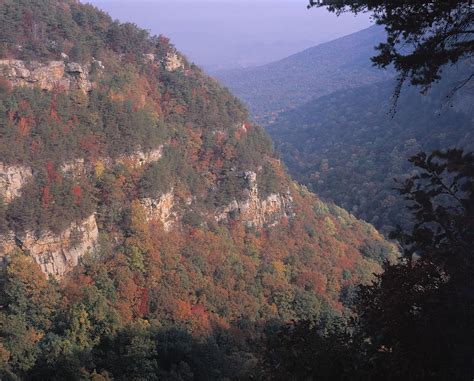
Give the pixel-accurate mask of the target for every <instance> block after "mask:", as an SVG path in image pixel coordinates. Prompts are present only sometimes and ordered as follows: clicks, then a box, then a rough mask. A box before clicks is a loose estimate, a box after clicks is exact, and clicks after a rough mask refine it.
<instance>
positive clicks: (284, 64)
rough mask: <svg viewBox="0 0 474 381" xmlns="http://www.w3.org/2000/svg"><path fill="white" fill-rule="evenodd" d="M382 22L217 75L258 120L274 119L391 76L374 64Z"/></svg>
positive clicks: (383, 35)
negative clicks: (312, 100) (269, 60)
mask: <svg viewBox="0 0 474 381" xmlns="http://www.w3.org/2000/svg"><path fill="white" fill-rule="evenodd" d="M384 38H385V33H384V31H383V29H382V28H381V27H378V26H373V27H371V28H368V29H365V30H363V31H360V32H357V33H354V34H351V35H349V36H346V37H342V38H340V39H337V40H334V41H330V42H328V43H324V44H321V45H317V46H315V47H313V48H310V49H307V50H305V51H303V52H301V53H297V54H294V55H292V56H290V57H288V58H285V59H283V60H281V61H277V62H274V63H271V64H268V65H264V66H260V67H256V68H248V69H240V70H230V71H223V72H218V73H216V74H215V76H216V77H217V78H218V79H219V80H221V81H222V83H224V84H225V85H226V86H228V87H229V88H230V89H231V90H232V92H233V93H234V94H235V95H237V96H238V97H239V98H240V99H242V100H243V101H244V102H245V103H246V105H247V106H248V107H249V109H250V111H251V113H252V115H253V116H254V117H255V119H256V120H257V121H258V122H260V123H263V124H271V123H272V122H273V121H274V119H275V117H276V115H278V114H279V113H281V112H284V111H287V110H290V109H292V108H295V107H298V106H301V105H303V104H305V103H306V102H308V101H310V100H311V99H313V98H314V99H316V98H318V97H320V96H324V95H327V94H330V93H332V92H335V91H338V90H343V89H351V88H355V87H358V86H361V85H366V84H370V83H374V82H377V81H381V80H384V79H388V78H390V77H391V76H392V75H393V74H391V73H390V72H385V71H381V70H378V69H376V68H374V67H372V65H371V62H370V60H369V58H370V57H372V56H373V55H374V53H375V46H377V45H378V44H379V43H380V42H382V41H384Z"/></svg>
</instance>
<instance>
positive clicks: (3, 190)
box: [0, 163, 33, 203]
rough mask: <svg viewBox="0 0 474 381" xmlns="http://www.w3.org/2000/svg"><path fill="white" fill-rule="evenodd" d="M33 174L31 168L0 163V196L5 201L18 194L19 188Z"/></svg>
mask: <svg viewBox="0 0 474 381" xmlns="http://www.w3.org/2000/svg"><path fill="white" fill-rule="evenodd" d="M32 176H33V174H32V172H31V168H29V167H25V166H22V165H12V166H7V165H4V164H3V163H0V196H1V197H2V198H3V200H4V201H5V202H7V203H8V202H10V201H12V200H13V199H14V198H15V197H18V196H19V195H20V190H21V188H22V187H23V185H25V184H26V183H27V182H28V181H29V180H30V179H31V177H32Z"/></svg>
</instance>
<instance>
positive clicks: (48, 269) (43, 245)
mask: <svg viewBox="0 0 474 381" xmlns="http://www.w3.org/2000/svg"><path fill="white" fill-rule="evenodd" d="M98 237H99V230H98V228H97V222H96V219H95V215H94V214H92V215H91V216H89V217H88V218H86V219H85V220H83V221H80V222H77V223H73V224H71V225H70V226H69V227H68V228H67V229H65V230H64V231H63V232H62V233H61V234H54V233H52V232H44V233H42V234H41V235H40V236H36V235H35V234H34V233H33V232H26V233H24V234H22V235H17V236H15V235H14V234H7V235H4V236H0V258H1V259H2V263H6V262H8V254H9V253H11V252H12V251H13V250H15V249H16V248H18V249H21V250H23V252H25V253H26V254H27V255H29V256H31V257H32V258H33V259H34V260H35V262H37V263H38V264H39V265H40V267H41V269H42V270H43V271H44V272H45V273H46V274H48V275H52V276H54V277H57V278H60V277H62V276H64V275H65V274H66V273H67V272H69V271H71V270H72V269H73V268H74V267H75V266H77V264H78V263H79V260H80V258H81V257H82V256H84V255H85V254H86V253H87V252H89V251H91V250H93V249H94V247H95V245H96V243H97V240H98Z"/></svg>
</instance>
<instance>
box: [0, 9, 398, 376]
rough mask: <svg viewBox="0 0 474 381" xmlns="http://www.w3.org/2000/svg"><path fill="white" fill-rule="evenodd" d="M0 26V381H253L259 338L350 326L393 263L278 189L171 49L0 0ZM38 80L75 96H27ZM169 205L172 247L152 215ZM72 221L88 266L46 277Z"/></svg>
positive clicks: (90, 20)
mask: <svg viewBox="0 0 474 381" xmlns="http://www.w3.org/2000/svg"><path fill="white" fill-rule="evenodd" d="M0 20H1V22H0V41H1V42H0V47H1V58H2V60H1V61H0V137H1V139H0V157H1V165H2V166H1V168H2V171H5V173H3V172H2V173H1V175H2V176H3V177H2V179H3V178H7V180H8V181H10V180H9V177H8V176H9V173H10V172H8V171H9V170H12V171H13V170H15V171H17V170H18V168H20V169H22V171H20V173H24V174H26V173H31V175H30V176H27V175H25V176H23V177H22V178H21V179H20V180H21V181H25V184H23V186H22V187H21V189H20V190H19V192H18V194H17V195H14V196H13V197H9V198H7V197H5V198H4V199H3V200H1V202H0V244H2V242H3V241H8V240H10V239H11V240H12V242H13V245H14V246H15V247H14V248H10V249H9V250H8V252H1V258H2V263H3V265H4V266H3V267H2V270H1V279H0V281H1V282H0V285H1V289H0V300H1V301H0V306H1V307H0V368H1V378H2V379H11V380H18V379H25V380H29V379H31V380H36V379H48V380H54V379H56V380H64V379H68V380H84V379H90V380H108V379H117V380H120V379H123V380H140V379H176V380H180V379H243V378H249V377H251V376H253V377H256V375H257V374H260V372H263V373H264V372H266V371H265V370H264V368H265V367H264V365H263V353H265V344H264V342H265V338H267V337H272V336H273V335H276V332H278V330H279V328H280V327H282V326H283V325H284V324H286V323H288V322H291V321H302V320H304V321H311V322H314V323H315V324H316V323H318V324H320V325H321V326H324V327H331V326H332V325H335V324H336V323H337V322H338V321H344V320H346V319H348V317H349V316H350V315H351V306H352V305H353V300H354V295H355V290H356V288H357V286H358V285H359V284H368V283H369V282H370V281H371V280H372V279H374V273H380V272H381V271H382V264H383V263H384V261H386V260H389V261H396V258H397V256H398V251H397V249H396V247H395V245H393V244H391V243H388V242H387V241H386V240H385V239H384V238H383V236H382V235H381V234H379V233H378V232H377V231H376V230H375V229H374V228H373V227H372V226H371V225H370V224H367V223H365V222H363V221H359V220H357V219H356V218H355V217H354V216H352V215H350V214H349V213H348V212H346V211H345V210H343V209H341V208H339V207H337V206H335V205H333V204H328V203H324V202H322V201H321V200H319V199H318V197H316V196H315V195H314V194H312V193H310V192H309V191H308V190H307V189H306V188H305V187H302V186H299V185H297V184H296V183H293V182H292V181H291V180H290V178H289V177H288V175H287V174H286V173H285V171H284V169H283V168H282V165H281V163H280V161H279V160H278V159H277V157H276V154H275V152H274V149H273V146H272V142H271V139H270V138H269V137H268V135H267V134H266V133H265V131H264V130H263V129H262V128H260V127H258V126H256V125H254V124H252V123H250V122H249V121H248V116H247V112H246V111H245V109H244V107H243V106H242V105H241V103H240V102H239V101H238V100H237V99H236V98H235V97H234V96H232V95H231V94H230V93H229V92H228V91H227V90H225V89H224V88H223V87H221V86H220V85H219V84H218V83H217V82H216V81H215V80H213V79H211V78H209V77H207V76H206V75H204V74H203V73H202V72H201V70H200V69H199V68H197V67H196V66H194V65H192V64H191V63H189V62H188V61H187V60H186V59H185V58H184V57H183V56H182V55H180V53H179V52H177V51H176V49H175V48H174V47H173V46H172V45H171V44H170V42H169V40H168V39H167V38H165V37H163V36H160V37H152V36H149V35H148V34H147V33H146V32H145V31H143V30H141V29H139V28H138V27H136V26H135V25H131V24H121V23H118V22H115V21H113V20H112V19H111V18H110V17H109V16H107V15H106V14H104V13H103V12H101V11H99V10H97V9H96V8H94V7H92V6H90V5H82V4H80V3H79V2H77V1H73V0H35V1H30V0H28V1H26V0H24V1H23V0H22V1H17V0H3V1H0ZM51 63H53V66H51ZM48 65H49V66H48ZM78 65H79V66H78ZM51 67H52V68H53V69H54V70H53V69H50V68H51ZM64 67H65V68H66V69H62V68H64ZM57 68H59V69H57ZM35 70H36V72H35ZM38 70H39V72H40V73H42V74H41V75H42V77H41V81H42V82H41V83H43V84H44V83H46V82H48V81H50V82H51V81H54V80H55V78H56V77H55V76H56V75H57V72H58V70H59V74H60V75H61V76H62V77H61V78H65V76H69V77H70V78H72V79H71V81H73V80H74V81H75V80H79V79H80V80H84V81H86V80H87V81H89V82H90V85H88V86H86V87H85V88H73V87H72V88H67V87H65V86H63V85H62V84H63V83H65V82H64V81H63V82H58V83H53V85H52V86H49V87H48V88H47V89H45V88H41V87H40V83H39V82H38V81H37V82H34V81H35V80H36V79H34V78H33V74H31V73H37V72H38ZM48 70H49V71H48ZM61 70H63V71H64V70H69V71H68V72H64V73H63V72H61ZM45 72H46V74H44V73H45ZM35 75H36V74H35ZM69 77H68V78H69ZM68 83H69V82H68ZM71 83H72V82H71ZM147 155H151V156H153V155H155V156H154V157H155V158H154V159H153V160H151V161H146V160H145V161H143V163H140V162H139V163H137V160H136V159H135V158H136V157H148V156H147ZM23 169H24V170H23ZM253 174H254V175H253ZM0 180H1V179H0ZM2 181H3V180H2ZM8 181H7V182H5V184H7V185H8V186H10V185H11V184H10V183H8ZM2 191H3V190H2ZM169 194H171V199H172V200H173V201H172V204H173V205H172V207H170V208H171V212H170V213H169V214H170V216H171V217H170V216H167V217H169V218H170V219H172V222H173V224H174V225H173V226H172V228H167V227H166V226H165V223H164V221H163V220H162V219H160V218H151V219H150V218H149V212H150V208H149V207H148V206H147V205H149V203H152V204H153V202H156V203H157V204H159V203H162V202H163V201H162V200H164V199H166V200H169V199H170V198H169V197H168V198H166V197H165V196H166V195H169ZM147 202H148V204H147ZM236 204H237V205H238V207H230V206H232V205H236ZM249 204H250V205H257V206H258V207H259V208H260V209H256V210H254V211H252V210H250V212H248V213H247V214H249V213H251V212H252V213H254V214H253V215H250V216H249V215H247V216H246V217H245V218H247V220H244V217H242V213H243V212H242V209H243V208H244V207H245V206H246V205H249ZM229 205H230V206H229ZM223 211H224V212H223ZM223 214H224V217H219V218H217V217H216V215H218V216H222V215H223ZM91 216H92V217H91ZM86 218H92V220H93V221H94V223H95V222H96V223H97V226H98V238H97V242H95V244H94V247H93V248H91V249H90V250H87V252H83V253H81V257H80V258H79V265H78V266H76V267H74V268H69V269H68V270H69V271H68V272H67V273H65V274H63V276H61V277H57V276H54V275H55V274H51V275H50V276H49V277H48V275H47V274H45V273H44V270H45V264H46V263H48V261H51V260H54V258H55V257H54V255H53V254H54V253H53V249H51V248H48V247H46V246H47V245H45V244H44V242H56V241H54V240H55V239H60V238H61V237H63V235H64V234H66V233H65V232H67V237H68V242H67V243H68V245H70V246H71V247H70V248H64V249H62V250H63V251H62V253H64V251H67V250H72V251H73V252H74V250H76V248H77V247H78V243H80V242H81V240H82V239H83V236H82V235H83V234H84V232H83V231H81V230H80V229H76V230H74V229H73V230H71V229H70V228H69V227H70V226H76V225H75V224H80V222H81V221H83V220H84V219H86ZM255 221H256V222H255ZM12 237H13V238H12ZM45 237H46V238H45ZM58 237H59V238H58ZM45 240H46V241H45ZM48 240H49V241H48ZM27 242H30V245H32V246H29V247H28V246H27ZM31 242H32V243H31ZM42 242H43V243H42ZM40 243H42V245H43V246H45V247H44V248H43V246H41V244H40ZM35 245H36V246H35ZM51 258H53V259H51Z"/></svg>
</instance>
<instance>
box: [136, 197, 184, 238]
mask: <svg viewBox="0 0 474 381" xmlns="http://www.w3.org/2000/svg"><path fill="white" fill-rule="evenodd" d="M140 203H141V205H142V206H143V208H144V210H145V213H146V218H147V220H148V221H160V222H161V223H162V224H163V227H164V229H165V231H170V230H171V228H172V227H173V225H174V224H175V223H176V221H177V214H176V213H175V212H174V211H173V208H174V206H175V200H174V193H173V190H171V191H170V192H168V193H165V194H163V195H161V196H160V197H158V198H143V199H141V200H140Z"/></svg>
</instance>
